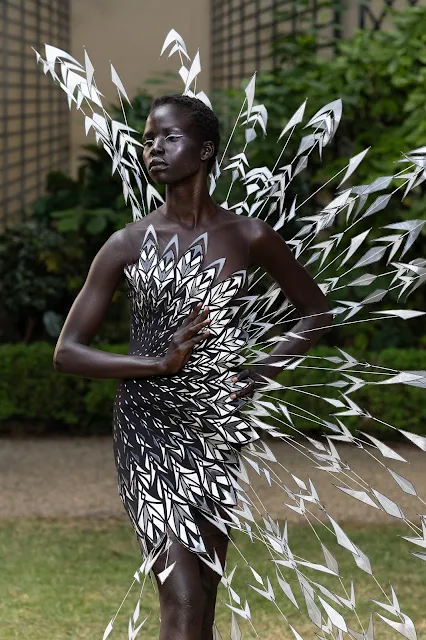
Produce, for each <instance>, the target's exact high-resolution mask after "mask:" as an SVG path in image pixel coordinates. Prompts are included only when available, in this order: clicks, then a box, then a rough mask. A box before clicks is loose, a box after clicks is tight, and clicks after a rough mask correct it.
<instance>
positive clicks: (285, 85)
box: [249, 7, 426, 350]
mask: <svg viewBox="0 0 426 640" xmlns="http://www.w3.org/2000/svg"><path fill="white" fill-rule="evenodd" d="M393 21H394V24H393V29H391V30H378V31H374V32H371V31H370V30H365V31H359V32H357V33H356V34H355V35H354V37H352V38H350V39H348V40H341V41H339V42H338V43H337V45H336V46H337V51H336V54H335V56H333V57H332V58H331V59H330V58H327V57H324V56H321V55H318V54H316V53H315V51H316V45H317V40H316V38H317V36H318V34H317V33H315V31H311V32H310V31H308V30H307V31H306V32H305V33H303V34H301V35H298V36H296V37H288V36H287V35H286V36H285V37H284V36H283V37H282V38H280V39H279V40H278V41H277V42H275V44H274V50H275V55H276V56H277V57H278V59H279V60H280V63H281V64H280V65H279V67H278V68H277V69H276V70H274V71H273V72H271V73H266V74H261V75H260V76H259V78H258V82H257V92H256V99H257V101H258V102H261V103H264V104H265V106H266V107H267V108H268V111H269V120H268V129H269V133H268V136H267V137H266V138H261V137H258V139H257V140H256V144H253V145H252V146H251V149H250V148H249V152H250V161H251V165H252V166H262V165H266V166H271V162H272V161H273V160H274V159H275V158H276V156H277V148H276V140H277V138H278V136H279V134H280V132H281V130H282V128H283V126H285V124H286V123H287V122H288V120H289V118H290V117H291V116H292V115H293V113H294V112H295V111H296V109H297V108H298V107H299V106H300V105H301V104H302V103H303V102H304V100H305V99H306V98H308V106H307V116H308V117H310V116H312V115H313V114H314V113H315V112H316V111H317V110H318V109H319V108H321V107H322V106H324V105H325V104H327V103H329V102H331V101H334V100H336V99H337V98H339V97H340V98H342V100H343V107H344V111H343V118H342V122H341V124H340V127H339V129H338V132H337V134H336V137H335V140H334V143H333V144H332V146H331V148H329V149H327V150H326V151H325V152H324V159H323V160H321V159H320V158H319V157H318V156H317V155H316V154H312V156H311V157H310V161H309V162H310V164H309V167H308V168H307V169H306V170H305V171H303V172H302V173H301V174H299V176H297V178H296V179H295V181H294V183H293V185H292V187H291V192H290V193H289V194H288V201H289V202H290V201H291V200H292V198H293V197H294V196H295V195H296V194H297V197H298V202H301V201H304V200H305V198H307V197H308V196H310V195H311V194H312V193H313V192H315V191H316V189H317V188H318V187H320V186H321V185H323V184H324V183H326V182H327V180H329V178H330V176H332V175H333V174H335V173H337V172H338V171H340V170H341V169H342V168H343V167H344V166H345V164H346V162H347V160H348V158H350V157H351V156H353V155H355V154H356V153H359V152H360V151H362V150H364V149H366V148H367V147H368V146H370V145H371V149H370V151H369V153H368V154H367V157H366V159H365V160H364V162H363V163H362V165H361V166H360V167H359V168H358V170H357V172H356V174H355V176H354V178H353V180H354V182H356V183H357V184H368V183H371V182H372V181H373V180H374V179H375V178H377V177H378V176H383V175H392V174H393V173H395V172H396V171H397V167H396V166H395V164H394V163H395V161H397V160H398V159H399V158H400V157H401V155H400V154H401V152H404V151H409V150H411V149H413V148H415V147H420V146H422V145H424V144H425V143H426V117H425V116H426V103H425V101H424V85H425V80H426V64H425V63H426V54H425V51H426V7H411V8H409V9H407V10H406V11H396V12H393ZM296 144H297V143H296ZM294 151H295V149H294V144H293V145H290V147H289V151H288V152H286V153H285V154H284V156H283V158H282V161H281V164H282V165H285V164H287V162H288V161H289V160H290V159H291V157H292V156H293V153H294ZM336 186H337V181H336V182H335V183H333V184H332V185H330V186H329V187H327V188H326V189H322V190H321V191H320V192H319V193H318V195H317V196H316V197H315V198H312V200H310V202H308V203H307V204H305V205H304V207H303V209H302V210H301V215H311V214H313V213H317V212H318V211H319V210H320V209H321V208H322V206H323V205H324V203H326V202H330V201H331V200H332V198H333V197H334V189H335V188H336ZM424 195H425V186H424V184H423V185H421V186H420V187H417V188H416V189H415V190H413V191H411V192H410V193H409V194H408V196H407V197H406V198H405V200H404V201H403V202H402V203H401V201H400V198H399V195H396V196H395V197H394V198H393V199H392V200H391V201H390V203H389V205H388V207H387V209H386V210H385V211H382V212H380V213H379V214H376V216H375V220H374V228H375V231H374V234H375V235H376V236H377V234H379V233H380V232H381V231H383V230H382V229H381V227H382V226H383V225H385V224H389V223H392V222H396V221H401V220H404V219H414V218H417V219H426V210H425V207H424ZM363 225H364V226H363ZM344 226H346V221H345V220H342V221H340V222H338V224H337V225H336V226H335V227H334V228H333V229H331V233H336V232H339V231H341V230H342V227H344ZM370 226H371V220H370V218H368V219H367V220H366V221H365V222H364V221H363V222H362V223H361V224H358V225H357V229H356V232H357V233H360V232H361V231H364V230H365V229H366V228H368V227H370ZM283 231H284V236H285V237H287V234H289V235H293V232H294V229H288V228H287V227H286V228H285V229H284V230H283ZM380 235H383V233H380ZM373 237H374V236H373V233H372V234H371V235H370V238H373ZM425 237H426V235H425V230H423V235H422V236H420V238H419V239H418V240H417V242H416V245H415V250H414V251H412V252H410V254H407V261H408V260H410V259H412V258H413V257H414V255H415V254H416V255H424V254H425V250H426V241H425ZM325 239H326V237H325V236H324V233H323V235H322V236H321V237H320V240H325ZM354 259H355V258H354ZM348 265H349V266H350V263H348ZM371 272H372V273H375V272H376V265H373V266H372V267H371ZM327 275H328V274H327ZM330 275H333V274H331V273H330ZM324 277H325V276H324ZM374 287H375V285H372V287H371V289H372V288H374ZM368 293H370V290H369V289H368V288H366V287H364V288H362V289H360V290H359V291H354V290H353V289H350V290H349V289H346V290H344V291H343V290H341V291H340V292H339V296H340V298H341V299H349V300H359V299H362V298H363V297H364V296H366V295H367V294H368ZM394 298H395V296H394ZM387 302H390V303H391V304H395V302H396V300H395V299H392V296H390V298H387V299H386V302H385V303H383V304H387ZM401 302H403V301H402V299H401V300H400V301H399V302H398V304H401ZM408 303H409V305H411V306H413V307H414V308H417V309H419V308H420V309H422V308H423V293H422V290H421V289H419V290H418V291H416V292H415V293H414V295H412V296H410V298H409V300H408ZM376 308H378V307H376ZM388 308H392V307H388ZM395 326H397V328H398V330H397V331H395V328H394V327H395ZM422 330H423V329H422V321H415V322H413V323H410V325H408V324H407V323H405V324H403V323H399V324H396V325H394V326H393V327H390V323H382V324H376V323H375V326H374V327H373V326H372V327H371V328H370V327H368V328H366V329H365V330H363V331H362V332H361V334H358V327H355V328H354V329H351V328H343V329H342V330H341V331H340V332H339V334H338V340H339V341H341V342H340V344H345V345H346V344H348V343H349V344H353V343H354V342H356V343H357V346H358V347H362V348H368V349H370V350H376V349H381V348H383V347H384V346H417V345H418V344H419V337H420V336H421V334H422ZM328 339H329V338H328ZM333 340H334V336H333Z"/></svg>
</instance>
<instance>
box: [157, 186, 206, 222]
mask: <svg viewBox="0 0 426 640" xmlns="http://www.w3.org/2000/svg"><path fill="white" fill-rule="evenodd" d="M194 178H195V179H190V180H188V181H186V182H183V183H180V184H171V185H167V187H166V203H165V205H164V206H163V207H162V209H163V213H164V215H166V216H167V217H168V218H171V219H173V220H175V221H176V222H178V223H180V224H181V225H182V226H185V227H187V228H188V229H194V228H195V227H198V226H200V225H202V224H203V223H204V222H205V221H207V220H208V219H209V218H210V217H211V216H212V215H214V213H216V210H217V207H216V205H215V204H214V202H213V200H212V199H211V197H210V195H209V191H208V186H207V180H206V179H205V177H204V176H203V179H202V180H200V179H199V176H194Z"/></svg>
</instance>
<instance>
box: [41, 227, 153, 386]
mask: <svg viewBox="0 0 426 640" xmlns="http://www.w3.org/2000/svg"><path fill="white" fill-rule="evenodd" d="M131 257H132V249H131V246H130V244H129V235H128V231H126V229H123V230H121V231H117V232H116V233H114V234H113V235H112V236H111V237H110V238H109V240H107V242H106V243H105V244H104V246H103V247H102V248H101V249H100V251H99V252H98V254H97V255H96V257H95V259H94V260H93V262H92V265H91V267H90V270H89V273H88V276H87V279H86V282H85V284H84V286H83V288H82V290H81V291H80V293H79V294H78V296H77V298H76V299H75V302H74V304H73V305H72V307H71V310H70V312H69V314H68V317H67V319H66V321H65V324H64V326H63V329H62V331H61V335H60V336H59V339H58V343H57V345H56V349H55V354H54V358H53V361H54V368H55V370H56V371H59V372H60V373H71V374H73V375H77V376H83V377H85V378H119V379H121V378H144V377H148V376H155V375H160V374H161V371H162V359H160V358H148V357H141V356H129V355H119V354H114V353H107V352H105V351H100V350H99V349H94V348H93V347H90V346H89V345H90V343H91V342H92V340H93V338H94V337H95V336H96V334H97V332H98V330H99V327H100V326H101V324H102V321H103V319H104V317H105V314H106V311H107V309H108V307H109V305H110V303H111V300H112V297H113V295H114V292H115V290H116V288H117V285H118V283H119V281H120V278H121V277H122V274H123V269H124V267H125V266H126V264H128V262H129V261H131Z"/></svg>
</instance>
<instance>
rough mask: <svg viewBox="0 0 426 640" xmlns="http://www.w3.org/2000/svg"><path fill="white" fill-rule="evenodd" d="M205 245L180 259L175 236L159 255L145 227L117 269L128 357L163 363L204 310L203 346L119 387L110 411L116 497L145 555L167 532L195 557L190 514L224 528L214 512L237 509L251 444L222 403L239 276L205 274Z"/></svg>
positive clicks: (235, 354) (199, 543)
mask: <svg viewBox="0 0 426 640" xmlns="http://www.w3.org/2000/svg"><path fill="white" fill-rule="evenodd" d="M207 242H208V236H207V234H203V235H202V236H200V237H199V238H198V239H197V240H195V241H194V242H193V243H192V245H191V246H190V247H189V248H188V249H187V250H186V251H185V252H184V253H183V255H181V256H179V243H178V239H177V236H175V237H174V238H173V240H172V241H171V242H170V243H169V245H168V246H167V247H166V249H165V250H164V252H162V253H161V254H160V250H159V246H158V241H157V237H156V233H155V229H154V227H153V226H149V228H148V230H147V232H146V234H145V238H144V241H143V244H142V248H141V252H140V257H139V260H138V262H136V263H135V264H132V265H128V266H127V267H126V269H125V275H126V279H127V283H128V287H129V292H130V301H131V340H130V353H131V354H133V355H140V356H162V355H164V354H165V352H166V351H167V348H168V346H169V343H170V340H171V338H172V336H173V334H174V333H175V331H177V329H178V328H179V327H180V326H181V325H182V322H183V321H184V319H185V318H186V317H187V316H188V314H189V313H190V311H191V310H192V309H193V308H194V305H196V304H197V303H199V302H201V303H202V304H203V306H208V307H209V318H210V320H211V324H210V326H209V330H210V333H211V335H210V337H209V338H208V339H207V341H203V342H202V343H200V344H198V345H196V346H195V348H194V350H193V352H192V355H191V357H190V359H189V361H188V363H187V364H186V366H185V367H184V368H183V369H182V370H181V371H179V373H177V374H175V375H173V376H165V377H161V376H155V377H149V378H140V379H136V380H131V379H127V380H122V381H121V382H120V384H119V388H118V391H117V396H116V401H115V410H114V451H115V460H116V465H117V470H118V481H119V493H120V496H121V499H122V501H123V504H124V506H125V508H126V511H127V513H128V514H129V516H130V519H131V521H132V523H133V526H134V528H135V531H136V534H137V536H138V538H139V540H140V542H141V544H142V547H143V548H144V549H153V548H156V547H158V546H159V545H161V544H162V543H163V542H164V540H165V537H166V536H167V533H168V532H171V533H172V534H174V536H175V537H176V538H177V539H178V540H179V541H180V542H181V544H183V545H184V546H185V547H187V548H188V549H190V550H191V551H194V552H197V553H204V552H205V547H204V543H203V539H202V536H201V533H200V531H199V528H198V525H197V517H196V514H197V511H198V512H199V511H201V512H202V513H203V514H204V515H205V516H206V517H208V518H211V519H212V520H213V521H216V520H217V523H218V526H219V527H221V528H223V524H222V521H223V514H224V511H223V509H229V508H232V507H236V505H237V500H238V483H237V482H236V476H235V471H237V473H238V469H239V453H238V452H239V450H240V449H241V447H242V446H244V445H247V444H249V443H251V442H253V441H255V440H257V439H258V435H257V433H256V431H255V430H254V429H253V427H252V426H251V425H250V424H249V423H248V422H247V421H245V420H244V419H243V418H242V417H241V414H240V412H239V411H238V410H237V409H236V403H235V401H232V400H231V398H230V394H231V393H232V391H233V390H235V387H236V385H235V384H233V383H232V382H231V377H232V375H234V374H235V373H236V372H237V367H238V365H239V364H240V363H241V362H242V361H243V357H242V356H241V350H242V349H243V348H244V346H245V344H246V342H247V333H246V332H245V331H244V330H243V329H241V328H240V327H239V326H238V316H239V311H240V310H241V300H240V301H239V300H238V298H239V296H240V294H241V292H242V291H243V289H244V285H245V283H246V279H247V274H246V271H245V270H241V271H237V272H235V273H233V274H231V275H230V276H229V277H227V278H226V279H224V280H220V271H221V267H222V266H223V263H224V261H223V260H217V261H215V262H214V263H212V264H210V265H207V266H205V265H204V255H205V253H206V246H207ZM239 302H240V304H238V303H239ZM245 384H247V382H246V383H245ZM218 506H219V507H220V508H221V509H220V514H219V512H218V508H217V507H218Z"/></svg>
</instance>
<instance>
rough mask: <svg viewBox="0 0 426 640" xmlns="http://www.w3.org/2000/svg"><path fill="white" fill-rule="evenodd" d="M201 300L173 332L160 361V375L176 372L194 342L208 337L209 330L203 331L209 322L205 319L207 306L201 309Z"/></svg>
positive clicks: (183, 364)
mask: <svg viewBox="0 0 426 640" xmlns="http://www.w3.org/2000/svg"><path fill="white" fill-rule="evenodd" d="M201 307H202V304H201V302H200V303H199V304H197V305H196V306H195V307H194V309H193V310H192V311H191V313H190V314H189V316H188V317H187V318H186V320H184V321H183V323H182V326H181V327H180V329H178V330H177V331H176V332H175V333H174V334H173V337H172V339H171V341H170V345H169V348H168V350H167V353H166V355H165V356H164V358H163V359H162V363H161V375H165V376H169V375H173V374H174V373H177V372H178V371H180V370H181V369H182V367H184V366H185V365H186V363H187V362H188V360H189V358H190V357H191V353H192V349H193V348H194V346H195V345H196V344H198V343H199V342H201V341H202V340H205V339H206V338H208V337H209V335H210V331H203V329H204V328H205V327H207V326H208V325H209V323H210V320H207V315H208V313H209V308H208V307H206V308H205V309H203V311H201Z"/></svg>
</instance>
